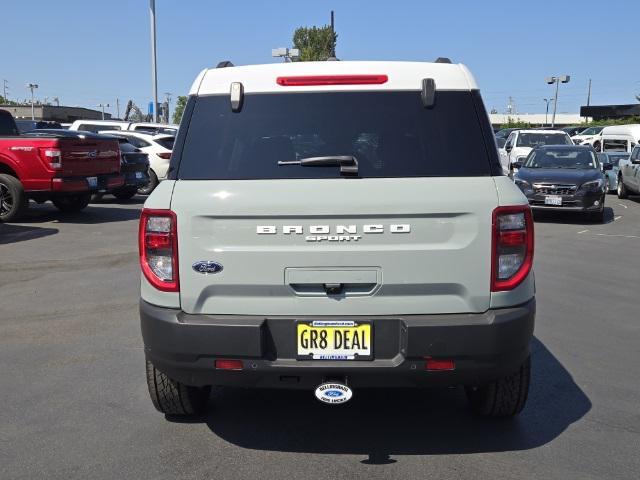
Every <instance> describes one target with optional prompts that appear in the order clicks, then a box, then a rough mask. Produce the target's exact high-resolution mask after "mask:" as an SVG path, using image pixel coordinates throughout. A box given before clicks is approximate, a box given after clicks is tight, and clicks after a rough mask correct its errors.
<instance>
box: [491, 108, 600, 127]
mask: <svg viewBox="0 0 640 480" xmlns="http://www.w3.org/2000/svg"><path fill="white" fill-rule="evenodd" d="M489 118H490V120H491V125H493V126H494V127H499V126H500V125H504V124H507V123H509V120H511V121H512V122H526V123H529V124H531V126H533V127H545V126H551V119H552V118H553V114H551V113H549V114H548V115H547V114H544V113H511V114H509V113H491V114H490V115H489ZM590 120H591V119H590V118H585V117H584V116H583V114H582V110H580V115H578V114H577V113H556V124H555V126H556V127H568V126H570V125H580V124H581V123H584V122H585V121H590Z"/></svg>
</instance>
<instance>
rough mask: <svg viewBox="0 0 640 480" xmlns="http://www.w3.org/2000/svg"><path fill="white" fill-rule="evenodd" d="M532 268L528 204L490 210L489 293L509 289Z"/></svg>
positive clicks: (520, 281) (516, 284) (531, 237)
mask: <svg viewBox="0 0 640 480" xmlns="http://www.w3.org/2000/svg"><path fill="white" fill-rule="evenodd" d="M532 266H533V218H532V216H531V209H530V208H529V206H528V205H517V206H511V207H498V208H496V209H495V210H494V211H493V222H492V245H491V291H492V292H501V291H505V290H512V289H514V288H515V287H517V286H518V285H520V284H521V283H522V281H523V280H524V279H525V278H526V277H527V275H529V272H530V271H531V267H532Z"/></svg>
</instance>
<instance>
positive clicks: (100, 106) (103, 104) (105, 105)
mask: <svg viewBox="0 0 640 480" xmlns="http://www.w3.org/2000/svg"><path fill="white" fill-rule="evenodd" d="M110 106H111V105H109V104H108V103H101V104H100V105H98V108H102V119H103V120H104V107H107V108H109V107H110Z"/></svg>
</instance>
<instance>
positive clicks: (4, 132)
mask: <svg viewBox="0 0 640 480" xmlns="http://www.w3.org/2000/svg"><path fill="white" fill-rule="evenodd" d="M11 135H18V129H17V128H16V124H15V122H14V120H13V117H12V116H11V114H10V113H8V112H6V113H5V112H0V136H11Z"/></svg>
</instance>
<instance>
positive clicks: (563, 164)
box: [524, 148, 600, 170]
mask: <svg viewBox="0 0 640 480" xmlns="http://www.w3.org/2000/svg"><path fill="white" fill-rule="evenodd" d="M524 166H525V167H527V168H570V169H577V170H590V169H594V168H600V164H599V163H598V159H597V158H596V155H595V153H594V152H592V151H590V150H587V149H580V150H571V149H567V148H563V149H557V150H554V149H550V148H543V149H539V150H533V151H532V152H531V154H530V155H529V156H528V157H527V161H526V163H525V164H524Z"/></svg>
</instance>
